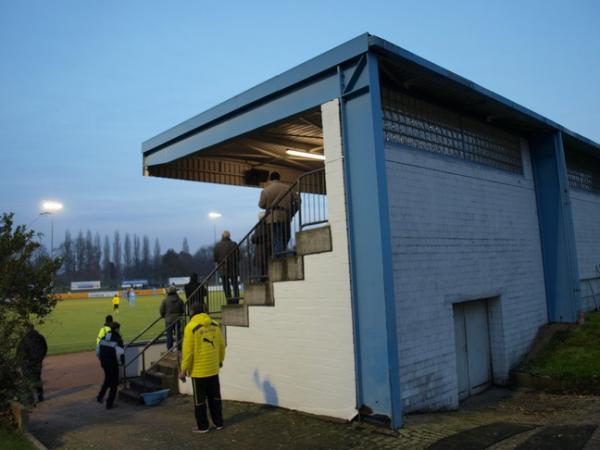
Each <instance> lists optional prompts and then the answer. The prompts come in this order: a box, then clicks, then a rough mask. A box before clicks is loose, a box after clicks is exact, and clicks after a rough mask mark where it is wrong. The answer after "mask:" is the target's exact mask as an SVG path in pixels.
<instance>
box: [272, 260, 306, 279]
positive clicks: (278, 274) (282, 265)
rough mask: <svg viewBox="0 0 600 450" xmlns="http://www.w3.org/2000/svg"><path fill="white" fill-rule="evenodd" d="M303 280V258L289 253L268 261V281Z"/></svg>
mask: <svg viewBox="0 0 600 450" xmlns="http://www.w3.org/2000/svg"><path fill="white" fill-rule="evenodd" d="M296 280H304V258H303V257H302V256H296V255H291V256H287V257H285V258H280V259H271V260H270V261H269V281H271V282H275V281H296Z"/></svg>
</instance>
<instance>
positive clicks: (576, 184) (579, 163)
mask: <svg viewBox="0 0 600 450" xmlns="http://www.w3.org/2000/svg"><path fill="white" fill-rule="evenodd" d="M565 154H566V159H567V174H568V176H569V187H570V188H571V189H579V190H581V191H588V192H596V193H600V161H598V159H596V158H594V157H592V156H589V155H586V154H584V153H581V152H577V153H576V152H574V151H570V150H569V149H566V152H565Z"/></svg>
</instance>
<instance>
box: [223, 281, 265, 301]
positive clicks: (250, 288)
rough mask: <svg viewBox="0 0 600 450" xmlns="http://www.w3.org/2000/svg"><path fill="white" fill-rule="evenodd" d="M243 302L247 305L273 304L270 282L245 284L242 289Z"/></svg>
mask: <svg viewBox="0 0 600 450" xmlns="http://www.w3.org/2000/svg"><path fill="white" fill-rule="evenodd" d="M244 304H246V305H249V306H273V296H272V295H271V283H269V282H264V283H249V284H246V286H245V291H244ZM229 306H239V305H229Z"/></svg>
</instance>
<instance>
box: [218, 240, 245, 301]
mask: <svg viewBox="0 0 600 450" xmlns="http://www.w3.org/2000/svg"><path fill="white" fill-rule="evenodd" d="M236 247H237V242H235V241H232V240H231V234H230V233H229V231H227V230H225V231H223V235H222V236H221V240H220V241H219V242H218V243H217V244H215V248H214V250H213V257H214V260H215V264H220V266H219V276H220V277H221V282H222V283H223V292H225V297H226V298H227V304H228V305H231V304H237V303H238V302H239V299H240V288H239V284H238V275H239V265H240V253H239V250H238V249H236ZM232 287H233V297H232V296H231V288H232Z"/></svg>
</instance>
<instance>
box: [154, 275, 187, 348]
mask: <svg viewBox="0 0 600 450" xmlns="http://www.w3.org/2000/svg"><path fill="white" fill-rule="evenodd" d="M184 311H185V306H184V304H183V300H181V298H179V295H178V294H177V288H176V287H175V286H169V288H168V289H167V296H166V297H165V298H164V299H163V301H162V303H161V304H160V317H162V318H163V319H165V328H166V330H167V350H170V349H171V347H173V333H175V337H176V339H177V341H176V342H179V341H180V340H181V316H182V315H183V313H184Z"/></svg>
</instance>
